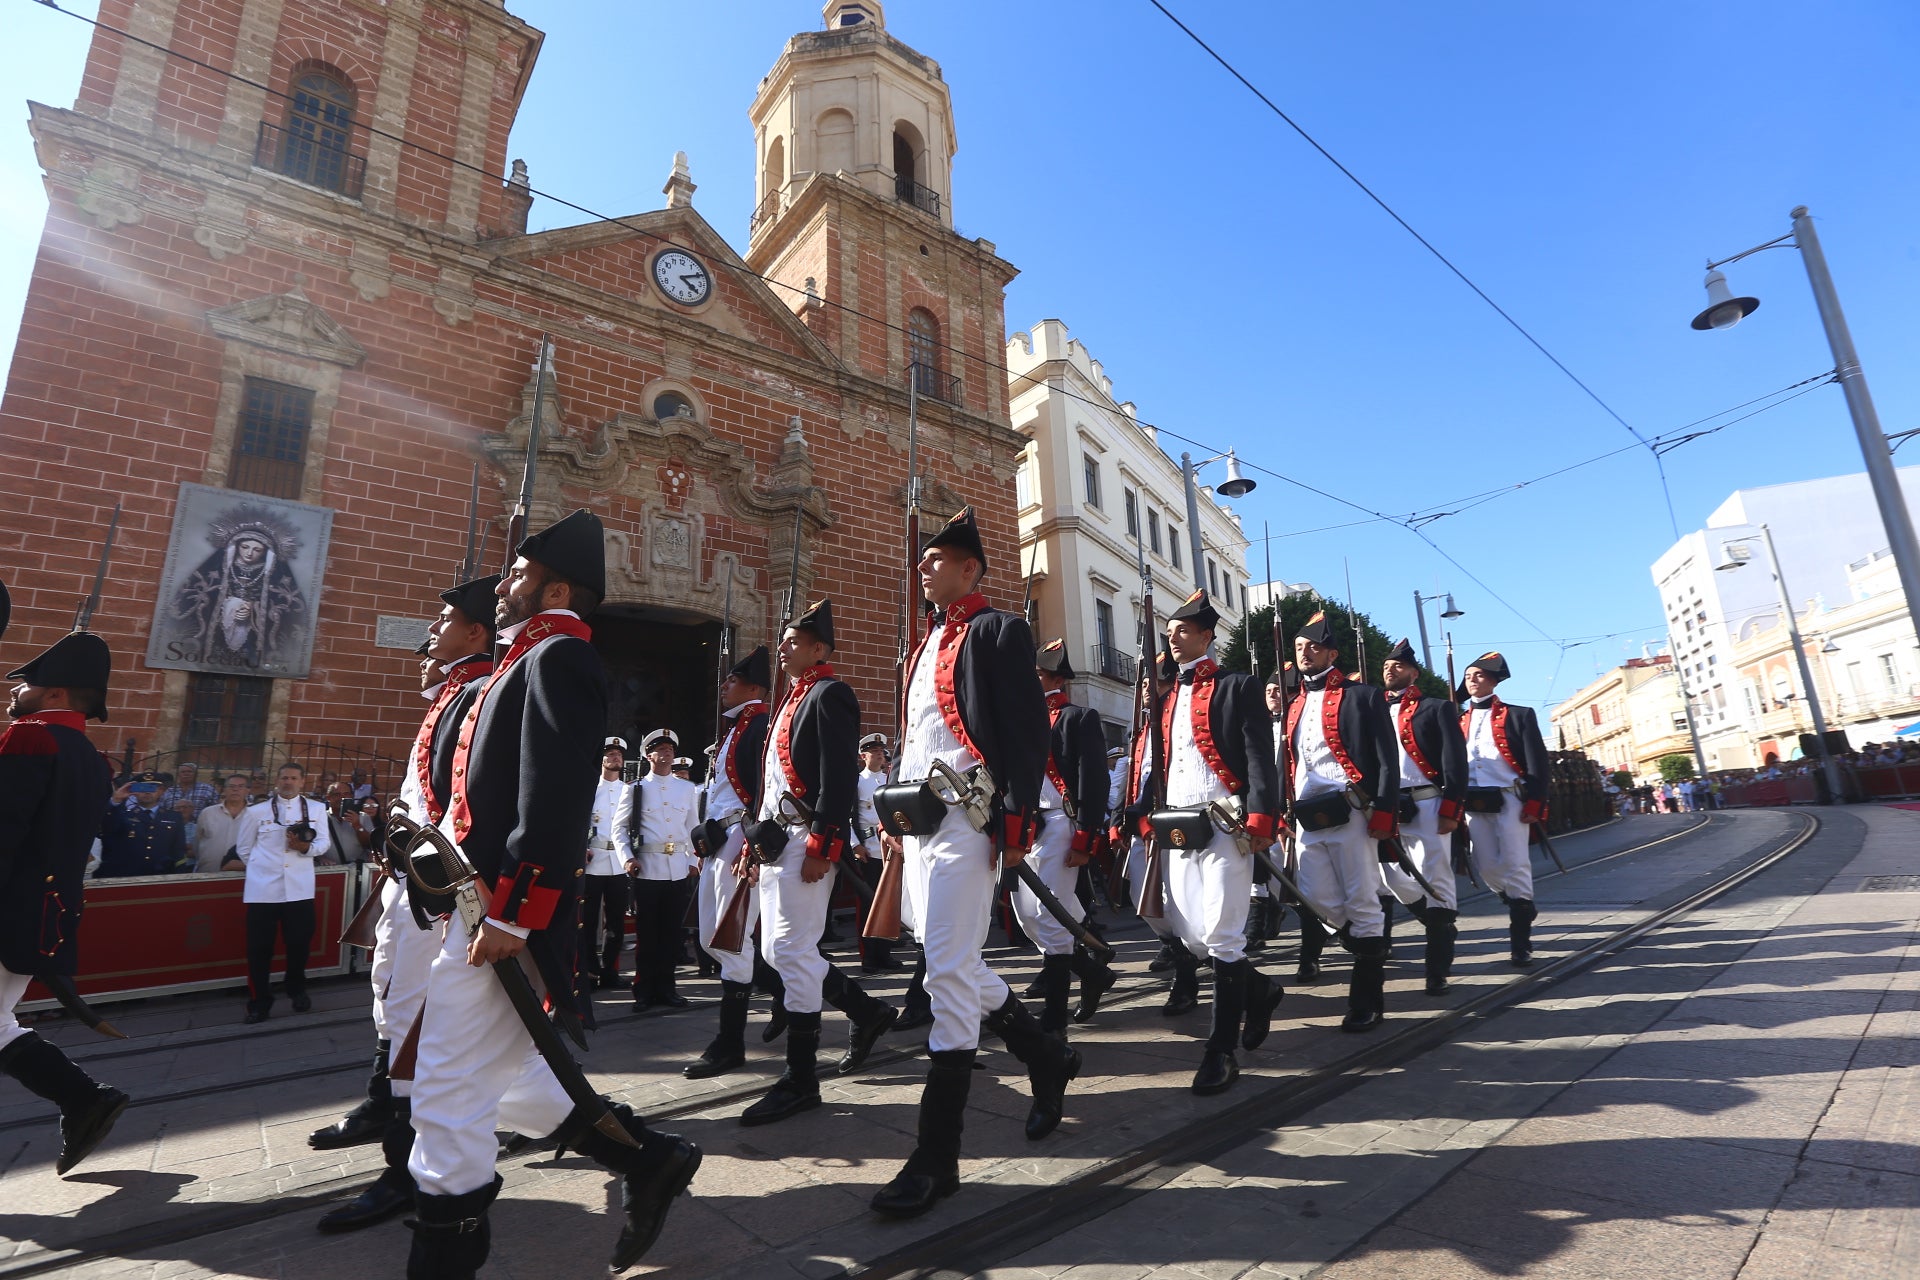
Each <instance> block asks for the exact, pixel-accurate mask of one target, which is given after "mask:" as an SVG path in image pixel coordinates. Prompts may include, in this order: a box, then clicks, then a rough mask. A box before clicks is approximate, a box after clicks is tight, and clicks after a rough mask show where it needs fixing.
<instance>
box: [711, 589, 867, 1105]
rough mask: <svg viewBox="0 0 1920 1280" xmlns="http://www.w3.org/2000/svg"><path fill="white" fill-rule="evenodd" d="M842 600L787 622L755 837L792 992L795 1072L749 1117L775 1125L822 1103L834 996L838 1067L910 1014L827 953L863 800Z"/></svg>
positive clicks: (767, 938)
mask: <svg viewBox="0 0 1920 1280" xmlns="http://www.w3.org/2000/svg"><path fill="white" fill-rule="evenodd" d="M833 650H834V643H833V603H832V601H829V600H822V601H820V602H819V603H817V604H815V605H813V606H811V607H810V608H808V609H807V611H806V612H805V613H803V614H801V615H800V616H799V617H797V618H795V619H793V620H792V621H791V622H789V623H788V624H787V626H786V630H785V632H784V634H782V635H781V637H780V667H781V669H782V670H783V671H785V672H786V674H787V678H788V681H789V683H788V685H787V692H786V696H785V697H783V698H782V699H781V700H780V709H779V710H778V711H777V712H775V713H774V716H773V720H772V722H771V724H770V726H769V728H768V732H767V746H766V756H765V758H764V760H763V762H762V764H761V769H760V794H759V797H758V803H757V804H756V806H755V808H754V817H755V821H754V824H753V827H752V829H751V830H750V831H749V833H748V836H747V843H748V845H749V846H750V853H751V861H752V863H754V864H755V865H754V866H753V868H752V870H753V872H754V873H755V874H757V876H758V878H759V891H760V931H761V946H762V949H763V950H764V951H765V953H766V957H767V961H768V963H770V964H771V965H773V967H774V968H775V969H777V970H778V971H779V973H780V980H781V982H782V983H783V984H785V988H786V993H785V996H784V997H783V1003H784V1004H785V1005H786V1010H787V1069H786V1071H785V1072H784V1073H783V1074H782V1075H781V1077H780V1078H779V1079H778V1080H777V1081H775V1082H774V1085H773V1088H772V1089H770V1090H768V1091H767V1094H766V1096H765V1097H763V1098H761V1099H760V1100H759V1101H758V1102H756V1103H754V1104H753V1105H752V1106H750V1107H748V1108H747V1109H746V1111H744V1112H743V1113H742V1114H741V1116H740V1123H741V1124H746V1125H759V1124H772V1123H773V1122H774V1121H776V1120H784V1119H786V1118H787V1117H788V1116H793V1115H798V1114H799V1113H800V1112H802V1111H811V1110H812V1109H813V1108H815V1107H817V1106H819V1105H820V1080H819V1075H818V1071H817V1061H818V1056H819V1050H820V1005H821V1003H822V1001H823V1000H824V1001H825V1002H826V1003H829V1004H831V1005H833V1007H834V1008H836V1009H838V1010H840V1011H841V1012H842V1013H844V1014H846V1015H847V1018H848V1020H849V1021H850V1022H851V1023H852V1024H853V1029H852V1035H851V1043H850V1044H849V1046H848V1048H847V1052H846V1054H845V1056H843V1057H842V1058H841V1059H840V1062H839V1065H838V1067H837V1068H836V1070H837V1071H838V1072H839V1073H840V1074H842V1075H845V1074H847V1073H848V1072H850V1071H854V1070H856V1069H857V1068H858V1067H859V1066H860V1064H861V1063H863V1062H865V1061H866V1060H867V1057H868V1055H869V1054H871V1053H872V1052H873V1046H874V1045H875V1044H876V1043H877V1042H878V1041H879V1039H880V1037H881V1036H883V1035H885V1034H886V1033H887V1032H888V1031H890V1030H892V1028H893V1024H894V1022H895V1020H897V1019H898V1018H899V1016H900V1011H899V1010H898V1009H895V1008H894V1007H893V1006H892V1005H890V1004H887V1003H885V1002H883V1001H880V1000H876V999H874V998H873V997H872V996H870V995H868V994H867V993H866V992H865V991H863V990H862V989H861V987H860V984H859V983H858V982H857V981H855V980H854V979H852V978H849V977H847V975H846V974H844V973H842V972H841V971H840V969H839V968H838V967H837V966H835V965H832V964H829V963H828V962H827V958H826V957H825V956H823V955H821V954H820V933H821V930H822V929H824V928H825V927H826V922H827V908H828V906H829V905H830V903H831V901H832V898H833V882H834V879H835V875H836V870H837V868H836V865H835V864H837V863H838V862H839V861H840V859H841V858H842V857H843V856H845V855H846V853H847V850H848V848H849V844H850V837H851V835H852V830H853V817H854V811H855V810H856V809H857V808H858V807H859V803H860V787H859V782H858V779H857V776H856V775H857V774H858V771H859V759H858V757H857V755H856V754H855V751H854V744H855V742H857V741H858V739H859V737H860V700H859V699H858V698H857V697H855V696H854V692H853V686H852V685H850V684H848V683H846V682H845V681H844V680H841V679H840V678H838V677H837V676H835V675H834V673H833V667H832V666H831V665H830V664H829V663H828V659H829V658H831V657H832V656H833Z"/></svg>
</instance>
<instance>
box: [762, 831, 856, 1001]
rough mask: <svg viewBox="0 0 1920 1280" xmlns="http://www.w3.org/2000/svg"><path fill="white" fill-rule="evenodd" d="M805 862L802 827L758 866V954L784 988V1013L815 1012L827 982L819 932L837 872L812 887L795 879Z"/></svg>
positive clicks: (825, 959)
mask: <svg viewBox="0 0 1920 1280" xmlns="http://www.w3.org/2000/svg"><path fill="white" fill-rule="evenodd" d="M806 860H807V832H806V829H805V828H804V827H803V828H801V829H800V830H798V831H796V832H794V833H793V834H792V835H790V836H788V837H787V847H786V848H785V849H783V850H781V852H780V857H779V860H778V861H775V862H770V863H767V864H766V865H765V866H763V867H761V868H760V890H759V895H760V952H761V954H762V955H764V956H766V958H767V963H768V964H770V965H772V966H773V967H774V968H775V969H776V970H778V971H779V974H780V981H781V982H782V983H784V984H785V985H786V989H787V991H786V995H785V996H783V997H782V998H781V1001H780V1003H781V1004H782V1005H783V1006H784V1007H785V1008H786V1011H787V1012H788V1013H818V1012H820V984H821V983H823V982H825V981H826V980H827V958H826V957H825V956H823V955H821V954H820V934H821V933H822V932H823V931H824V930H825V929H826V927H827V904H828V903H829V902H830V901H831V900H832V898H833V884H834V881H835V880H837V879H839V877H840V872H839V868H837V867H834V868H830V869H829V870H828V871H827V874H825V875H823V876H821V877H820V878H819V879H818V880H816V881H814V882H813V883H812V884H808V883H807V882H806V881H804V880H802V879H801V878H800V867H801V864H802V863H804V862H806Z"/></svg>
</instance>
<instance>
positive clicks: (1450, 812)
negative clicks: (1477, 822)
mask: <svg viewBox="0 0 1920 1280" xmlns="http://www.w3.org/2000/svg"><path fill="white" fill-rule="evenodd" d="M1466 812H1467V808H1466V806H1465V805H1463V804H1461V803H1460V802H1459V801H1458V800H1442V801H1441V802H1440V816H1441V817H1443V818H1451V819H1453V820H1454V821H1455V822H1458V821H1460V819H1461V818H1463V817H1465V816H1466Z"/></svg>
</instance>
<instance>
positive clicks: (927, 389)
mask: <svg viewBox="0 0 1920 1280" xmlns="http://www.w3.org/2000/svg"><path fill="white" fill-rule="evenodd" d="M907 374H908V376H909V377H910V378H911V379H912V381H913V389H914V390H915V391H917V392H919V394H920V397H921V399H923V400H939V401H942V402H944V403H946V404H959V403H960V379H959V378H958V377H957V376H955V375H953V374H947V373H942V372H941V371H940V370H939V369H937V368H935V367H934V366H933V365H930V364H921V363H919V362H918V361H915V362H914V363H913V364H911V365H909V366H908V367H907Z"/></svg>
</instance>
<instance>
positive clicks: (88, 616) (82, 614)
mask: <svg viewBox="0 0 1920 1280" xmlns="http://www.w3.org/2000/svg"><path fill="white" fill-rule="evenodd" d="M119 531H120V504H119V503H117V502H116V503H114V504H113V519H112V520H111V521H109V522H108V524H107V536H106V538H105V539H104V540H103V541H102V542H101V543H100V563H99V564H98V565H96V566H95V567H94V571H93V590H91V591H89V592H88V593H87V596H86V598H85V599H84V600H82V601H81V602H80V604H79V607H78V608H76V609H75V610H74V611H73V630H74V633H75V634H78V633H80V632H82V631H85V630H86V629H87V627H88V626H90V625H91V624H92V622H93V614H94V610H96V609H98V608H99V607H100V589H101V588H102V587H104V586H105V585H106V581H107V565H108V563H109V562H110V561H111V560H112V558H113V539H114V536H115V535H116V534H117V533H119ZM128 772H129V773H131V768H129V770H128ZM37 976H38V977H39V979H40V984H41V985H42V986H44V987H45V988H46V989H47V990H48V991H51V992H52V993H53V998H54V999H56V1000H58V1001H59V1002H60V1007H61V1008H63V1009H65V1010H66V1011H67V1012H68V1013H70V1014H72V1015H73V1016H74V1017H76V1018H78V1019H79V1020H80V1021H81V1022H82V1023H84V1024H85V1025H86V1026H88V1027H90V1028H92V1029H93V1030H95V1031H97V1032H99V1033H100V1034H101V1035H103V1036H106V1037H108V1038H109V1039H112V1040H125V1039H127V1033H126V1032H124V1031H122V1030H120V1028H118V1027H116V1026H114V1025H113V1024H112V1023H111V1022H108V1021H107V1020H106V1019H105V1018H103V1017H101V1016H100V1014H99V1012H98V1011H96V1010H95V1009H94V1007H93V1006H92V1005H90V1004H88V1003H87V1002H86V1001H85V1000H83V999H81V997H80V991H79V988H77V987H75V986H74V985H73V977H72V975H70V974H65V973H46V974H39V975H37Z"/></svg>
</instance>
